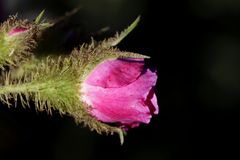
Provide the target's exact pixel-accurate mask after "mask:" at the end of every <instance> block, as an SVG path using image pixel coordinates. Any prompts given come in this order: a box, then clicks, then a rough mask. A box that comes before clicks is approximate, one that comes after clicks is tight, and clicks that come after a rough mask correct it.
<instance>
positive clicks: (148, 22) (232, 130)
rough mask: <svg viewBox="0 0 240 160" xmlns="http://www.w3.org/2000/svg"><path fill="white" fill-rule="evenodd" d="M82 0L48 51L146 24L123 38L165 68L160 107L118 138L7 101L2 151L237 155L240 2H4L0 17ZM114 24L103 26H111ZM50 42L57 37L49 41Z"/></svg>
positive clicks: (17, 154) (21, 154)
mask: <svg viewBox="0 0 240 160" xmlns="http://www.w3.org/2000/svg"><path fill="white" fill-rule="evenodd" d="M77 6H80V7H81V9H80V11H79V12H78V13H77V14H76V15H74V16H72V17H70V18H68V19H67V20H65V21H63V22H62V23H61V24H59V26H57V27H56V28H54V29H53V30H52V31H51V34H50V33H48V34H50V35H51V36H49V35H48V34H47V35H48V36H47V38H46V40H45V47H46V48H47V49H48V51H53V50H55V51H59V52H67V51H70V50H71V49H72V48H73V47H76V46H78V45H79V44H80V43H82V42H88V41H89V40H90V36H94V37H95V38H96V39H101V38H102V37H107V36H109V35H112V34H114V32H115V31H117V30H118V31H120V30H122V29H123V28H124V27H126V26H127V25H128V24H130V22H132V21H133V20H134V19H135V18H136V17H137V16H138V15H139V14H141V16H142V20H141V23H140V24H139V26H138V27H137V28H136V29H135V30H134V31H133V32H132V33H131V34H130V35H129V36H128V37H127V38H126V39H125V40H124V41H123V42H122V43H121V44H120V45H119V48H120V49H122V50H128V51H133V52H137V53H141V54H146V55H149V56H151V57H152V60H151V64H153V65H155V66H156V67H157V70H158V75H159V79H158V83H157V87H156V92H157V96H158V103H159V106H160V114H159V115H158V116H156V117H154V118H153V119H152V121H151V123H150V124H149V125H141V127H139V128H136V129H132V130H130V131H129V132H128V135H127V136H126V137H125V143H124V145H123V146H120V144H119V140H118V137H117V136H116V135H115V136H104V135H103V136H101V135H98V134H96V133H95V132H90V131H89V129H88V128H83V127H82V126H77V125H76V124H75V123H74V121H73V119H71V118H69V117H61V116H59V115H58V114H57V113H55V114H53V116H49V115H47V114H46V113H44V112H43V113H36V111H35V110H34V109H22V108H21V107H20V106H19V107H18V108H11V109H8V108H7V107H6V106H4V105H1V108H0V159H4V160H5V159H7V160H8V159H9V160H14V159H21V158H23V159H26V160H27V159H37V160H38V159H39V160H42V159H54V160H78V159H79V160H80V159H138V160H141V159H159V160H175V159H176V160H177V159H185V160H187V159H197V158H204V159H205V158H211V159H216V158H219V157H220V158H223V157H226V158H227V159H231V157H233V156H234V153H235V152H236V151H238V147H236V146H235V145H238V139H237V137H238V133H237V130H238V127H239V123H238V119H239V118H238V117H239V106H240V98H239V97H240V73H239V72H240V71H239V70H240V63H239V62H240V61H239V60H240V2H239V1H238V0H231V1H228V0H201V1H195V0H181V1H177V0H175V1H174V0H169V1H153V0H152V1H151V0H131V1H129V0H72V1H70V0H69V1H67V0H52V1H50V0H48V1H42V0H35V1H31V0H21V1H20V0H19V1H17V0H5V1H4V0H1V1H0V13H1V14H0V18H1V21H3V20H5V19H6V18H7V17H8V15H11V14H15V13H17V12H18V15H19V17H24V18H29V19H33V18H34V17H36V15H37V14H38V13H39V12H40V11H41V10H42V9H46V16H47V18H48V19H55V18H57V17H59V16H62V15H64V14H65V12H66V11H70V10H72V9H73V8H75V7H77ZM106 26H108V27H110V29H109V30H108V31H107V32H105V33H101V34H99V30H100V29H101V28H103V27H106ZM48 42H49V43H48Z"/></svg>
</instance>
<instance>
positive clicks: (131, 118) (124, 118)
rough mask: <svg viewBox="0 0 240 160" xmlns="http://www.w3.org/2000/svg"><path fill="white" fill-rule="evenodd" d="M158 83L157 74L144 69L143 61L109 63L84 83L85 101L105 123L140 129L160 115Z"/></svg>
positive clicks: (92, 73)
mask: <svg viewBox="0 0 240 160" xmlns="http://www.w3.org/2000/svg"><path fill="white" fill-rule="evenodd" d="M156 81H157V75H156V73H155V72H152V71H151V70H149V69H145V68H144V59H113V60H106V61H104V62H102V63H100V64H99V65H98V66H97V67H96V68H95V69H94V70H93V71H92V72H91V73H90V74H89V75H88V76H87V78H86V80H85V81H84V82H83V84H82V88H81V93H82V101H83V102H85V103H87V104H88V105H89V106H91V107H90V109H89V112H90V113H91V114H92V115H93V116H94V117H96V118H97V119H98V120H100V121H102V122H107V123H116V124H119V125H120V126H122V127H124V128H133V127H137V126H138V125H139V124H140V123H149V122H150V119H151V117H152V115H153V114H158V104H157V98H156V95H155V93H154V88H153V87H154V86H155V85H156Z"/></svg>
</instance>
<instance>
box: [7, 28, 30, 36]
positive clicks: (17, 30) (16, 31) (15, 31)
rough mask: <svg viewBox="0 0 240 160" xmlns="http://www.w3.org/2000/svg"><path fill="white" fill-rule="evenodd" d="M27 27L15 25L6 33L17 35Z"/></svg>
mask: <svg viewBox="0 0 240 160" xmlns="http://www.w3.org/2000/svg"><path fill="white" fill-rule="evenodd" d="M27 30H28V29H27V28H23V27H16V28H13V29H12V30H10V31H9V32H8V35H9V36H15V35H18V34H20V33H23V32H26V31H27Z"/></svg>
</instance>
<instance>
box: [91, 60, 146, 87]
mask: <svg viewBox="0 0 240 160" xmlns="http://www.w3.org/2000/svg"><path fill="white" fill-rule="evenodd" d="M143 67H144V59H125V60H123V59H113V60H106V61H104V62H102V63H101V64H99V65H98V66H97V67H96V68H95V69H94V70H93V71H92V72H91V73H90V75H89V76H88V78H87V80H86V82H87V83H88V84H90V85H94V86H100V87H104V88H115V87H122V86H126V85H128V84H130V83H132V82H133V81H135V80H136V79H137V78H138V77H139V76H140V74H141V73H142V71H143Z"/></svg>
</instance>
